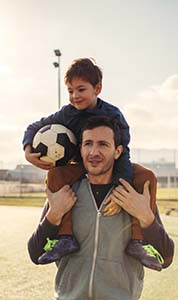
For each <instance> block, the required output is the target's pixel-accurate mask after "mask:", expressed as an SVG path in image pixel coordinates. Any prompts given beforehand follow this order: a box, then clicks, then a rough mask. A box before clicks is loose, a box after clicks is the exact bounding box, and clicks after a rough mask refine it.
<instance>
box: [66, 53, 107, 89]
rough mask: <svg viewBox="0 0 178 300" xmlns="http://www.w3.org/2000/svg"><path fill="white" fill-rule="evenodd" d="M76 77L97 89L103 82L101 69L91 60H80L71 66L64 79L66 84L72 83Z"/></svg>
mask: <svg viewBox="0 0 178 300" xmlns="http://www.w3.org/2000/svg"><path fill="white" fill-rule="evenodd" d="M75 77H78V78H81V79H83V80H84V81H87V82H89V83H90V84H92V86H94V87H95V86H96V85H97V84H98V83H101V82H102V77H103V75H102V71H101V69H100V68H99V67H98V66H97V65H95V64H94V63H93V61H92V60H91V59H89V58H79V59H76V60H74V61H73V62H72V64H71V65H70V66H69V68H68V70H67V72H66V74H65V77H64V81H65V84H67V83H68V82H69V83H71V82H72V80H73V79H74V78H75Z"/></svg>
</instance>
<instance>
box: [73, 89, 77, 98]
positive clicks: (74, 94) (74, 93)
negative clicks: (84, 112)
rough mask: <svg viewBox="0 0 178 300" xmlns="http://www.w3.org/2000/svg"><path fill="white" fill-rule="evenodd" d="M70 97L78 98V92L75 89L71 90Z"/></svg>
mask: <svg viewBox="0 0 178 300" xmlns="http://www.w3.org/2000/svg"><path fill="white" fill-rule="evenodd" d="M72 97H73V98H74V99H76V98H78V92H77V91H75V92H73V94H72Z"/></svg>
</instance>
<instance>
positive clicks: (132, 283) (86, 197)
mask: <svg viewBox="0 0 178 300" xmlns="http://www.w3.org/2000/svg"><path fill="white" fill-rule="evenodd" d="M102 208H103V205H101V207H100V208H99V209H98V208H97V206H96V203H95V200H94V197H93V194H92V191H91V187H90V184H89V183H88V180H87V179H86V178H85V179H83V180H82V181H81V184H80V187H79V188H78V191H77V202H76V205H75V206H74V208H73V210H72V222H73V231H74V235H75V236H76V238H77V240H78V241H79V244H80V247H81V248H80V251H79V252H77V253H75V254H72V255H68V256H65V257H63V258H62V259H61V261H60V263H59V264H58V271H57V276H56V283H55V291H56V299H58V300H138V299H139V297H140V295H141V291H142V288H143V277H144V271H143V267H142V265H141V264H140V263H139V262H138V261H137V260H135V259H133V258H132V257H129V256H128V255H126V254H125V248H126V246H127V244H128V242H129V240H130V238H131V222H130V217H129V215H128V214H127V213H126V212H125V211H124V210H121V212H120V213H119V214H118V215H115V216H112V217H104V216H103V215H102V213H101V211H102Z"/></svg>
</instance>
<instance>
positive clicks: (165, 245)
mask: <svg viewBox="0 0 178 300" xmlns="http://www.w3.org/2000/svg"><path fill="white" fill-rule="evenodd" d="M142 232H143V235H144V239H145V242H147V243H149V244H151V245H152V246H153V247H155V249H157V250H158V251H159V253H160V254H161V255H162V257H163V259H164V264H163V268H167V267H168V266H169V265H170V264H171V263H172V260H173V256H174V242H173V240H172V239H171V238H170V237H169V236H168V234H167V232H166V230H165V229H164V226H163V224H162V222H161V219H160V216H159V213H158V210H157V211H156V215H155V219H154V222H153V223H152V224H151V225H150V226H149V227H147V228H144V229H142Z"/></svg>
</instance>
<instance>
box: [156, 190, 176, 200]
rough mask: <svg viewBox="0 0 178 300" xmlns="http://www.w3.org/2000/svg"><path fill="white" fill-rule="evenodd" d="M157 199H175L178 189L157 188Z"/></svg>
mask: <svg viewBox="0 0 178 300" xmlns="http://www.w3.org/2000/svg"><path fill="white" fill-rule="evenodd" d="M157 199H177V200H178V188H158V190H157Z"/></svg>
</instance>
